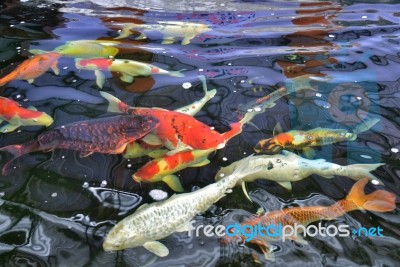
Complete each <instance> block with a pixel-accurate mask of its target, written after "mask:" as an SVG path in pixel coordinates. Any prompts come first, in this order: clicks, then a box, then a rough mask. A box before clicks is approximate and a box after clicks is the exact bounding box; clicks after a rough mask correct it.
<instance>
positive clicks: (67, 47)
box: [29, 40, 120, 58]
mask: <svg viewBox="0 0 400 267" xmlns="http://www.w3.org/2000/svg"><path fill="white" fill-rule="evenodd" d="M119 44H120V42H117V41H107V40H104V41H102V40H78V41H68V42H66V43H65V44H64V45H60V46H57V47H56V48H55V49H54V50H53V51H51V52H56V53H59V54H61V55H62V56H66V57H75V58H110V57H114V56H116V55H117V54H118V51H119V49H118V48H116V47H115V46H117V45H119ZM29 52H30V53H32V54H35V55H40V54H43V53H48V51H43V50H40V49H31V50H29Z"/></svg>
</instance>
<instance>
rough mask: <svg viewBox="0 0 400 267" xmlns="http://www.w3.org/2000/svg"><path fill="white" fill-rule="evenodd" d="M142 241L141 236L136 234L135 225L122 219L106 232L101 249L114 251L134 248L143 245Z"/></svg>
mask: <svg viewBox="0 0 400 267" xmlns="http://www.w3.org/2000/svg"><path fill="white" fill-rule="evenodd" d="M128 218H130V217H127V219H128ZM128 227H129V228H128ZM143 241H144V240H143V237H141V236H140V235H139V234H138V231H137V228H136V226H135V225H134V224H133V223H131V222H130V223H128V221H126V220H122V221H120V222H119V223H118V224H116V225H115V226H114V227H113V228H112V229H111V230H110V232H109V233H108V235H107V237H106V239H105V240H104V243H103V249H104V250H105V251H115V250H123V249H127V248H134V247H138V246H141V245H143V243H144V242H143Z"/></svg>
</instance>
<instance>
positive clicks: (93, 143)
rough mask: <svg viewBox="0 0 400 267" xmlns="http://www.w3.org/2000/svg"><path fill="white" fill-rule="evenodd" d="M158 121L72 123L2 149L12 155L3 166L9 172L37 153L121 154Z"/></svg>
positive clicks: (129, 117)
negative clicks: (16, 162)
mask: <svg viewBox="0 0 400 267" xmlns="http://www.w3.org/2000/svg"><path fill="white" fill-rule="evenodd" d="M157 124H158V121H157V120H156V119H154V118H152V117H148V116H132V115H118V116H113V117H107V118H100V119H94V120H86V121H78V122H73V123H70V124H67V125H64V126H61V127H58V128H54V129H51V130H49V131H46V132H44V133H41V134H40V135H39V136H38V137H37V138H36V139H35V140H32V141H29V142H27V143H24V144H18V145H9V146H6V147H3V148H1V149H0V151H6V152H8V153H9V154H11V155H12V159H11V160H9V161H8V162H7V163H6V165H5V166H4V167H3V174H6V173H7V172H8V169H9V166H10V164H11V163H12V161H13V160H14V159H16V158H18V157H20V156H22V155H25V154H27V153H30V152H34V151H52V150H54V149H71V150H75V151H79V152H80V156H81V157H87V156H89V155H91V154H93V153H95V152H97V153H105V154H120V153H122V152H123V151H124V150H125V148H126V146H127V144H128V143H131V142H133V141H135V140H137V139H139V138H141V137H143V136H144V135H146V134H147V133H149V132H150V131H151V130H153V129H154V128H155V127H156V126H157Z"/></svg>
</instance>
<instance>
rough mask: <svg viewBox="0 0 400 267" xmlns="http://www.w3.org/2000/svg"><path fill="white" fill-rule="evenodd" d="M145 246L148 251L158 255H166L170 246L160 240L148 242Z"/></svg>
mask: <svg viewBox="0 0 400 267" xmlns="http://www.w3.org/2000/svg"><path fill="white" fill-rule="evenodd" d="M143 247H144V248H145V249H147V250H148V251H150V252H152V253H154V254H156V255H157V256H158V257H165V256H168V254H169V250H168V248H167V247H166V246H165V245H163V244H161V243H160V242H158V241H150V242H146V243H144V244H143Z"/></svg>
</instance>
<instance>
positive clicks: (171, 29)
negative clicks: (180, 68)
mask: <svg viewBox="0 0 400 267" xmlns="http://www.w3.org/2000/svg"><path fill="white" fill-rule="evenodd" d="M158 23H160V24H152V25H146V24H134V23H125V24H122V30H121V32H120V34H119V36H118V37H116V38H115V39H122V38H126V37H128V36H129V35H130V34H131V33H132V32H131V31H132V30H133V31H139V32H140V33H141V34H140V36H139V37H137V38H136V39H144V38H146V35H145V34H146V33H147V32H151V31H158V32H160V33H162V34H163V36H164V39H163V41H162V43H163V44H172V43H174V42H175V38H183V39H182V41H181V44H182V45H187V44H189V43H190V41H191V40H192V39H193V38H194V37H196V36H198V35H200V34H202V33H205V32H208V31H211V28H210V27H209V26H208V25H207V24H201V23H190V22H182V21H159V22H158Z"/></svg>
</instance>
